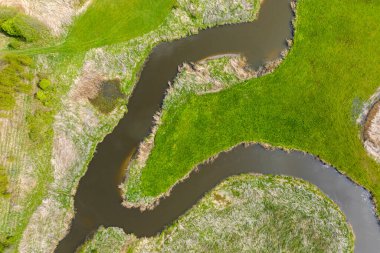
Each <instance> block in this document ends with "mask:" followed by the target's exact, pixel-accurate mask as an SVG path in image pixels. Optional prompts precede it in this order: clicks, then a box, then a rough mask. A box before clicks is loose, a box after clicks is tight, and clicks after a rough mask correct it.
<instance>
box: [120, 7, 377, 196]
mask: <svg viewBox="0 0 380 253" xmlns="http://www.w3.org/2000/svg"><path fill="white" fill-rule="evenodd" d="M379 11H380V2H378V1H339V0H332V1H330V0H329V1H327V0H321V1H311V0H300V1H298V6H297V17H296V25H295V38H294V45H293V47H292V48H291V51H290V53H289V55H288V56H287V58H286V59H285V60H284V62H283V63H282V64H281V65H280V66H279V68H278V69H277V70H276V71H275V72H274V73H273V74H270V75H267V76H264V77H260V78H258V79H252V80H249V81H246V82H244V83H241V84H239V85H235V86H233V87H231V88H229V89H227V90H224V91H221V92H219V93H214V94H205V95H201V96H199V95H196V94H189V95H187V96H185V97H183V98H182V101H183V103H181V104H180V105H178V106H175V107H174V106H173V107H169V108H167V110H166V111H164V113H163V117H162V125H161V126H160V128H159V129H158V131H157V135H156V137H155V147H154V148H153V150H152V153H151V155H150V157H149V159H148V161H147V163H146V167H145V168H144V169H143V171H142V175H141V182H140V183H141V184H140V186H141V188H140V189H139V190H141V192H142V195H143V197H148V198H149V197H156V196H159V195H160V194H162V193H164V192H166V191H167V190H168V189H169V188H170V187H172V185H173V184H175V183H176V182H177V181H178V180H179V179H181V178H183V177H184V176H185V175H186V174H187V173H188V172H189V171H190V170H191V169H193V168H194V167H195V166H196V165H197V164H199V163H201V162H202V161H204V160H206V159H208V158H209V157H211V156H213V155H215V154H217V153H218V152H220V151H222V150H226V149H228V148H230V147H232V146H234V145H236V144H238V143H240V142H249V141H254V142H262V143H269V144H271V145H272V146H280V147H285V148H289V149H297V150H303V151H306V152H309V153H311V154H314V155H316V156H318V157H320V158H321V159H322V160H324V161H326V162H328V163H330V164H332V165H333V166H335V167H337V168H338V169H339V170H340V171H341V172H342V173H345V174H347V175H348V176H349V177H350V178H352V179H353V180H354V181H356V182H358V183H359V184H361V185H363V186H364V187H366V188H367V189H369V190H370V191H371V192H372V193H373V194H374V198H375V200H378V198H379V196H380V183H379V182H380V166H379V164H377V163H376V162H375V161H374V160H373V159H372V158H370V157H369V156H368V155H367V153H366V152H365V150H364V148H363V145H362V142H361V140H360V131H361V126H359V125H357V123H356V118H357V117H358V115H359V113H360V110H361V108H362V106H363V104H364V102H365V101H366V100H367V99H368V98H369V97H370V96H371V94H373V93H374V92H375V91H376V89H377V87H378V86H379V76H378V70H379V68H380V48H379V47H378V46H377V45H378V44H379V43H380V30H379V27H378V24H379V22H380V16H379V15H378V13H379ZM127 195H128V193H127Z"/></svg>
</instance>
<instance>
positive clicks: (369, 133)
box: [362, 101, 380, 161]
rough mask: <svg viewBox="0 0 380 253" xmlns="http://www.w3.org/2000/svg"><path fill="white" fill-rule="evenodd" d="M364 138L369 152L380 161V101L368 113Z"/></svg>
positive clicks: (364, 127)
mask: <svg viewBox="0 0 380 253" xmlns="http://www.w3.org/2000/svg"><path fill="white" fill-rule="evenodd" d="M362 138H363V142H364V147H365V148H366V150H367V152H368V153H369V154H370V155H372V156H374V158H375V159H376V160H377V161H380V101H378V102H376V103H375V104H374V105H373V106H372V108H371V109H370V111H369V112H368V115H367V118H366V121H365V123H364V126H363V133H362Z"/></svg>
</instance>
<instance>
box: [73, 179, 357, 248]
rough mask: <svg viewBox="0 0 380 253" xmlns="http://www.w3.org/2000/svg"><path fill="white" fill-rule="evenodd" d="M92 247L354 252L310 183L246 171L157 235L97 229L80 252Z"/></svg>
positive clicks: (333, 211)
mask: <svg viewBox="0 0 380 253" xmlns="http://www.w3.org/2000/svg"><path fill="white" fill-rule="evenodd" d="M321 217H323V218H321ZM295 220H296V221H297V222H294V221H295ZM109 242H114V243H112V244H110V243H109ZM92 250H98V251H100V252H122V251H128V252H171V251H175V252H178V251H197V252H202V251H208V252H234V251H243V252H250V251H252V250H255V251H260V252H267V251H270V252H272V251H278V250H284V251H291V252H294V251H297V252H299V251H307V252H353V234H352V231H351V228H350V227H349V226H348V225H347V223H346V221H345V217H344V215H343V214H342V213H341V211H340V210H339V208H338V207H337V206H336V204H335V203H333V202H332V201H331V200H330V199H329V198H327V197H326V196H325V195H324V194H322V193H321V192H320V191H319V190H318V189H317V188H316V187H315V186H313V185H311V184H309V183H307V182H305V181H302V180H298V179H294V178H289V177H278V176H258V175H248V174H247V175H241V176H234V177H231V178H228V179H227V180H225V181H224V182H223V183H221V184H220V185H218V186H217V187H216V188H215V189H213V190H211V191H210V192H209V193H207V194H206V196H205V197H204V198H203V199H201V200H200V201H199V202H198V203H197V204H196V205H195V206H194V207H193V208H192V209H190V210H189V211H188V212H187V213H186V214H185V215H183V216H181V217H180V218H179V219H178V220H177V221H176V222H175V223H174V224H173V225H170V226H169V227H168V228H166V229H165V230H164V231H163V232H162V233H160V234H159V235H157V236H154V237H150V238H140V239H137V238H136V237H134V236H133V235H126V234H125V233H124V232H123V231H122V230H119V229H116V228H107V229H104V228H101V229H100V230H99V231H98V232H97V233H96V234H95V235H94V237H93V238H92V239H91V240H89V241H88V242H86V244H84V245H83V246H82V247H81V249H80V251H79V252H91V251H92Z"/></svg>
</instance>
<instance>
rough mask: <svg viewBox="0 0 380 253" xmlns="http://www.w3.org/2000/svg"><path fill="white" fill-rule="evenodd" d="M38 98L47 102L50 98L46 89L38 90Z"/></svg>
mask: <svg viewBox="0 0 380 253" xmlns="http://www.w3.org/2000/svg"><path fill="white" fill-rule="evenodd" d="M36 98H37V99H38V100H40V101H41V102H45V101H47V100H48V96H47V95H46V93H45V92H44V91H42V90H39V91H37V93H36Z"/></svg>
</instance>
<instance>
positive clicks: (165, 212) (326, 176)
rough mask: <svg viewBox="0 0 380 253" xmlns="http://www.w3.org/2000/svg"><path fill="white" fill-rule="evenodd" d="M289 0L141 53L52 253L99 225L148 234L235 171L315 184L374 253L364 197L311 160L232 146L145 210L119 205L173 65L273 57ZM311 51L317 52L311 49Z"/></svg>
mask: <svg viewBox="0 0 380 253" xmlns="http://www.w3.org/2000/svg"><path fill="white" fill-rule="evenodd" d="M292 18H293V13H292V10H291V8H290V3H289V0H266V1H265V2H264V3H263V4H262V7H261V10H260V15H259V17H258V19H257V20H256V21H255V22H252V23H245V24H237V25H228V26H221V27H217V28H212V29H208V30H204V31H201V32H200V33H199V34H197V35H195V36H190V37H187V38H184V39H181V40H177V41H174V42H168V43H161V44H160V45H158V46H157V47H155V48H154V50H153V52H152V53H151V55H150V56H149V59H148V60H147V62H146V65H145V67H144V69H143V70H142V73H141V76H140V80H139V82H138V84H137V85H136V88H135V89H134V91H133V94H132V96H131V98H130V100H129V103H128V113H127V114H126V115H125V116H124V118H123V119H122V120H121V121H120V122H119V124H118V126H117V127H116V128H115V129H114V131H113V132H112V133H111V134H109V135H108V136H106V138H105V139H104V140H103V142H102V143H100V144H99V145H98V147H97V152H96V153H95V156H94V158H93V159H92V161H91V162H90V164H89V168H88V171H87V173H86V174H85V176H84V177H83V178H82V179H81V180H80V183H79V188H78V191H77V193H76V195H75V210H76V215H75V218H74V220H73V221H72V226H71V230H70V231H69V234H68V235H67V236H66V237H65V238H64V239H63V240H62V241H61V242H60V243H59V245H58V247H57V249H56V252H64V253H67V252H74V251H75V249H76V248H77V247H78V246H79V245H81V244H82V243H83V242H84V241H85V240H86V238H87V237H88V236H91V234H93V233H94V232H95V231H96V230H97V229H98V227H99V226H101V225H102V226H105V227H110V226H116V227H121V228H123V229H124V230H125V232H126V233H134V234H136V235H137V236H153V235H155V234H157V233H158V232H160V231H162V230H163V229H164V227H165V226H166V225H169V224H171V223H172V222H173V221H174V220H176V219H177V218H178V217H179V216H180V215H182V214H184V213H185V212H186V210H188V209H190V208H191V207H192V206H193V205H194V204H195V203H196V202H197V201H198V200H199V199H200V198H201V197H202V196H203V195H204V194H205V192H207V191H209V190H210V189H212V188H213V187H214V186H215V185H217V184H218V183H220V182H221V181H222V180H223V179H225V178H226V177H228V176H231V175H236V174H241V173H263V174H277V175H289V176H294V177H298V178H302V179H305V180H307V181H309V182H311V183H312V184H315V185H316V186H318V187H319V188H320V189H321V190H322V191H323V192H324V193H325V194H327V195H328V196H329V197H330V198H331V199H332V200H333V201H335V203H337V204H338V205H339V207H340V208H341V210H342V211H343V212H344V213H345V215H346V216H347V219H348V222H349V223H350V224H351V225H352V227H353V230H354V233H355V237H356V238H355V251H356V252H379V250H380V225H379V222H378V219H377V218H376V215H375V209H374V205H373V203H372V201H371V196H370V194H369V193H368V192H367V191H366V190H365V189H363V188H362V187H360V186H358V185H356V184H355V183H353V182H352V181H350V180H349V179H348V178H346V177H345V176H343V175H341V174H340V173H338V172H337V170H335V169H334V168H332V167H330V166H327V165H324V164H323V163H321V162H320V161H319V160H317V159H315V158H314V157H313V156H311V155H307V154H303V153H301V152H297V151H293V152H290V153H287V152H284V151H281V150H268V149H265V148H263V147H262V146H260V145H248V146H245V145H238V146H236V147H235V148H233V149H232V150H230V151H228V152H222V153H221V154H220V155H219V156H218V157H217V158H216V159H215V160H214V161H213V162H211V163H206V164H202V165H200V166H199V168H200V169H199V171H198V172H195V171H194V172H192V173H191V175H190V177H189V178H188V179H186V180H185V181H183V182H181V183H179V184H177V185H176V186H175V187H174V188H173V190H172V192H171V195H170V196H169V197H167V198H165V199H162V200H161V201H160V204H159V205H158V206H157V207H156V208H154V209H153V210H151V211H145V212H140V210H139V209H135V208H130V209H127V208H125V207H123V206H122V205H121V202H122V198H121V196H120V191H119V189H118V185H119V184H120V183H121V182H122V180H123V178H122V177H121V176H120V175H121V171H124V169H125V168H123V166H122V164H123V163H124V161H125V159H126V157H128V156H130V155H131V154H132V153H133V151H134V150H135V149H136V148H137V147H138V145H139V143H140V142H141V141H142V140H143V139H144V137H146V136H147V135H148V134H149V132H150V129H151V126H152V119H153V115H154V114H155V113H156V112H157V111H158V110H159V109H160V106H161V103H162V100H163V98H164V94H165V90H166V89H167V87H168V81H170V80H172V79H173V78H174V77H175V75H176V73H177V67H178V65H180V64H182V63H183V62H190V61H192V62H195V61H198V60H201V59H203V58H206V57H209V56H213V55H218V54H226V53H241V54H243V55H244V56H246V57H247V58H248V61H249V63H250V65H251V66H252V67H253V68H258V67H259V66H261V65H262V64H264V63H265V62H267V61H269V60H273V59H275V58H278V57H279V55H280V53H281V51H282V50H284V49H285V48H286V39H289V38H291V37H292V29H291V21H292ZM316 50H317V49H316Z"/></svg>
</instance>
